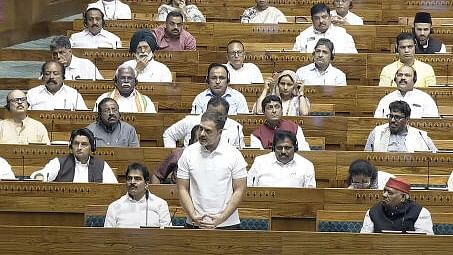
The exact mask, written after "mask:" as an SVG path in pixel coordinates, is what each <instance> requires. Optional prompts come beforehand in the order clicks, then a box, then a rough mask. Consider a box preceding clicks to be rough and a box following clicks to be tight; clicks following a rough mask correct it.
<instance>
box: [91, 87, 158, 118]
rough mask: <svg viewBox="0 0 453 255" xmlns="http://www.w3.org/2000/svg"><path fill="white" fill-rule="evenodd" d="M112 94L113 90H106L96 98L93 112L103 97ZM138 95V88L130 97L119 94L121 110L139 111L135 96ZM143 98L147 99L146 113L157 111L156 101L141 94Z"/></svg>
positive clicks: (118, 101)
mask: <svg viewBox="0 0 453 255" xmlns="http://www.w3.org/2000/svg"><path fill="white" fill-rule="evenodd" d="M110 95H112V92H106V93H104V94H102V95H101V96H100V97H98V99H96V103H95V105H94V108H93V112H97V111H98V105H99V103H100V102H101V101H102V99H104V98H106V97H108V96H110ZM136 95H137V90H134V91H133V92H132V93H131V94H130V95H129V96H128V97H124V96H122V95H119V96H118V98H117V99H116V102H117V103H118V106H119V108H120V109H119V111H120V112H138V109H137V103H136V102H135V98H136ZM141 95H142V96H143V98H144V99H145V101H146V108H145V110H144V111H142V112H145V113H156V108H155V107H154V103H153V102H152V101H151V99H150V98H149V97H148V96H145V95H143V94H141Z"/></svg>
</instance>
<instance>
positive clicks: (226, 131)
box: [163, 97, 244, 149]
mask: <svg viewBox="0 0 453 255" xmlns="http://www.w3.org/2000/svg"><path fill="white" fill-rule="evenodd" d="M229 107H230V105H229V104H228V102H227V101H226V100H225V98H223V97H212V98H211V99H210V100H209V102H208V108H207V109H206V111H207V112H219V113H221V114H224V115H227V113H228V111H229ZM200 121H201V114H200V115H188V116H186V117H184V119H182V120H180V121H178V122H176V123H175V124H173V125H171V126H170V127H169V128H167V129H166V130H165V131H164V134H163V139H164V147H166V148H175V147H176V142H177V141H178V140H180V139H183V138H184V146H185V147H187V146H188V145H189V144H188V143H189V138H190V137H189V135H190V130H191V129H192V128H193V127H194V126H195V125H198V124H200ZM222 139H223V140H226V142H228V143H229V144H231V145H233V146H234V147H236V148H239V149H241V148H243V147H244V134H243V133H242V125H241V124H239V123H238V122H236V121H235V120H233V119H230V118H227V119H226V122H225V127H224V128H223V131H222Z"/></svg>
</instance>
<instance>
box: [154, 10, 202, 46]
mask: <svg viewBox="0 0 453 255" xmlns="http://www.w3.org/2000/svg"><path fill="white" fill-rule="evenodd" d="M183 21H184V20H183V17H182V14H181V13H180V12H170V13H169V14H168V15H167V19H166V20H165V25H161V26H159V27H157V28H156V29H154V30H153V33H154V35H155V36H156V41H157V44H158V45H159V48H160V50H167V51H182V50H192V51H193V50H196V49H197V42H196V40H195V38H194V37H193V36H192V35H191V34H190V33H189V32H187V31H186V30H184V23H183Z"/></svg>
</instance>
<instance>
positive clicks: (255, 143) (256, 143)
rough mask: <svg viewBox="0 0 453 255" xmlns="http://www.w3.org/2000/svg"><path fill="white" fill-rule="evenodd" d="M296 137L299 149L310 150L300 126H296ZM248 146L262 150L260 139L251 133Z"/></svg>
mask: <svg viewBox="0 0 453 255" xmlns="http://www.w3.org/2000/svg"><path fill="white" fill-rule="evenodd" d="M296 139H297V144H298V147H299V150H300V151H301V150H302V151H309V150H310V145H309V144H308V143H307V141H306V140H305V136H304V132H303V131H302V128H300V127H297V132H296ZM250 148H259V149H261V150H264V148H263V145H262V144H261V141H260V139H258V137H256V136H254V135H253V134H251V135H250Z"/></svg>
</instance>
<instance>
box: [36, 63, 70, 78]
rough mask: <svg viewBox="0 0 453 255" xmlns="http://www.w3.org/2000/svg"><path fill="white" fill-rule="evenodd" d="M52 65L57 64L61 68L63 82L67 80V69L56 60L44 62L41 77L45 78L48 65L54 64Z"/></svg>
mask: <svg viewBox="0 0 453 255" xmlns="http://www.w3.org/2000/svg"><path fill="white" fill-rule="evenodd" d="M52 63H55V64H57V65H58V66H60V69H61V75H63V80H64V79H65V74H66V69H65V67H64V66H63V64H61V63H60V62H58V61H55V60H49V61H46V62H44V64H42V66H41V75H42V76H44V69H46V66H47V65H50V64H52Z"/></svg>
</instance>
